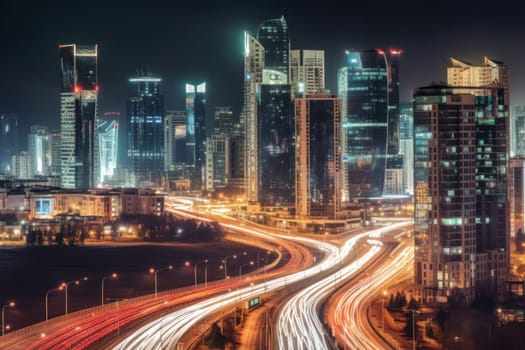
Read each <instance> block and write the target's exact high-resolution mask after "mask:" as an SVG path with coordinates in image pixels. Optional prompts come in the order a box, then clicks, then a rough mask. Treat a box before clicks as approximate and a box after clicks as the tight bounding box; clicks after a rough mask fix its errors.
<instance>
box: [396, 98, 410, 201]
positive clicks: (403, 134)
mask: <svg viewBox="0 0 525 350" xmlns="http://www.w3.org/2000/svg"><path fill="white" fill-rule="evenodd" d="M399 110H400V116H399V154H401V155H403V187H404V193H405V194H408V195H413V194H414V135H413V134H414V108H413V104H412V103H402V104H401V105H400V108H399Z"/></svg>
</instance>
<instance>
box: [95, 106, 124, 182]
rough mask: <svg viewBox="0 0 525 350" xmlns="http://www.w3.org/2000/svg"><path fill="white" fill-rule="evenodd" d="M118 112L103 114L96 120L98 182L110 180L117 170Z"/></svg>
mask: <svg viewBox="0 0 525 350" xmlns="http://www.w3.org/2000/svg"><path fill="white" fill-rule="evenodd" d="M119 123H120V112H105V113H104V114H103V115H102V116H99V118H98V120H97V141H98V182H99V183H104V182H105V181H108V180H111V178H112V177H113V174H114V171H115V169H116V168H117V153H118V130H119Z"/></svg>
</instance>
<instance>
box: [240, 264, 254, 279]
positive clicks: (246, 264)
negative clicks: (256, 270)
mask: <svg viewBox="0 0 525 350" xmlns="http://www.w3.org/2000/svg"><path fill="white" fill-rule="evenodd" d="M243 266H253V260H252V261H250V262H249V263H248V264H242V265H241V266H239V278H241V276H242V267H243Z"/></svg>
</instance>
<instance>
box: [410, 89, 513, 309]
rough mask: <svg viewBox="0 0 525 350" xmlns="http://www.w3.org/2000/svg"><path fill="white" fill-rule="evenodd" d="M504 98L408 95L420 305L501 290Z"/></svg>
mask: <svg viewBox="0 0 525 350" xmlns="http://www.w3.org/2000/svg"><path fill="white" fill-rule="evenodd" d="M505 96H508V92H506V91H505V89H504V88H501V87H497V86H495V87H486V88H481V87H463V88H460V87H452V86H449V85H432V86H428V87H422V88H419V89H416V91H415V93H414V135H415V140H414V144H415V150H414V152H415V154H414V158H415V165H414V168H415V169H414V175H415V178H414V182H415V191H414V192H415V193H414V197H415V207H414V215H415V217H414V219H415V226H414V244H415V282H416V285H417V293H418V294H417V295H418V298H419V299H420V300H422V301H424V302H436V301H440V300H446V299H447V298H448V299H449V300H456V301H460V302H466V303H470V302H471V301H472V300H473V299H474V298H475V297H477V296H480V295H481V294H482V293H496V292H502V291H503V290H504V282H505V280H506V278H507V273H508V267H509V261H508V259H509V256H508V238H507V234H508V226H509V225H508V218H509V211H508V204H507V174H506V171H507V157H508V146H509V144H508V140H507V135H508V125H509V124H508V122H509V115H508V113H509V112H508V101H507V100H505Z"/></svg>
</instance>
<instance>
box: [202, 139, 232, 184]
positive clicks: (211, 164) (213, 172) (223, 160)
mask: <svg viewBox="0 0 525 350" xmlns="http://www.w3.org/2000/svg"><path fill="white" fill-rule="evenodd" d="M230 145H231V144H230V137H229V136H228V135H225V134H221V133H216V134H213V135H212V136H210V137H208V139H207V141H206V190H207V191H215V190H217V189H219V188H222V187H225V186H226V185H227V183H228V178H229V177H230Z"/></svg>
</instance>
